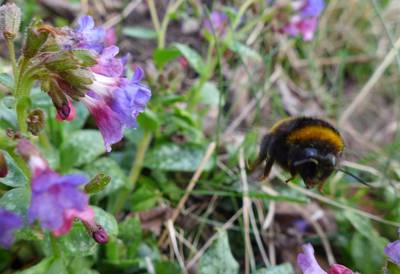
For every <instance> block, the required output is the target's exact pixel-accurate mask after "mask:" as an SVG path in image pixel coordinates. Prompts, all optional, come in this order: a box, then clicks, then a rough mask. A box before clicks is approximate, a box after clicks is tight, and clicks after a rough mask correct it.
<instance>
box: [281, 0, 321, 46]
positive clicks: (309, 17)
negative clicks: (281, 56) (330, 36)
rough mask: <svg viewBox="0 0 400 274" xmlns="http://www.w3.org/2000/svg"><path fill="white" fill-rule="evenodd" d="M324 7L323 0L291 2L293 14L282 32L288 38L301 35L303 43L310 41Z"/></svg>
mask: <svg viewBox="0 0 400 274" xmlns="http://www.w3.org/2000/svg"><path fill="white" fill-rule="evenodd" d="M324 6H325V3H324V0H301V1H293V3H292V7H293V9H294V12H295V14H294V15H293V16H292V17H291V18H290V20H289V23H288V24H287V25H286V26H285V27H284V28H283V31H284V32H286V33H287V34H289V35H290V36H297V35H301V36H302V37H303V39H304V40H305V41H309V40H312V39H313V37H314V33H315V31H316V29H317V26H318V18H319V16H320V15H321V13H322V11H323V9H324Z"/></svg>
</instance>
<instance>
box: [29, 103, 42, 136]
mask: <svg viewBox="0 0 400 274" xmlns="http://www.w3.org/2000/svg"><path fill="white" fill-rule="evenodd" d="M26 123H27V124H28V131H29V132H30V133H32V134H33V135H35V136H38V135H39V133H40V132H41V131H42V130H43V128H44V126H45V117H44V112H43V110H41V109H34V110H32V111H31V112H30V113H29V115H28V118H27V120H26Z"/></svg>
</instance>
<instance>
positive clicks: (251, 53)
mask: <svg viewBox="0 0 400 274" xmlns="http://www.w3.org/2000/svg"><path fill="white" fill-rule="evenodd" d="M228 47H229V48H230V49H231V50H232V51H233V52H236V53H238V54H239V55H241V56H242V57H249V58H252V59H254V60H257V61H261V60H262V58H261V56H260V54H259V53H258V52H257V51H255V50H254V49H252V48H250V47H248V46H246V45H245V44H242V43H240V42H238V41H234V42H233V43H230V44H229V45H228Z"/></svg>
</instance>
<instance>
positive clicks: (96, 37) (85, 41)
mask: <svg viewBox="0 0 400 274" xmlns="http://www.w3.org/2000/svg"><path fill="white" fill-rule="evenodd" d="M75 35H76V39H77V41H78V44H77V47H79V48H85V49H91V50H95V51H96V52H98V53H100V52H101V51H102V50H103V48H104V41H105V38H106V31H105V30H104V29H103V28H101V27H95V24H94V20H93V18H92V17H91V16H88V15H86V16H82V17H80V18H79V19H78V27H77V28H76V29H75Z"/></svg>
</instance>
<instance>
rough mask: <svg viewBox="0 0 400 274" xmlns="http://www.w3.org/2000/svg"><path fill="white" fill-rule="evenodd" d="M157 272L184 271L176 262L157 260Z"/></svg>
mask: <svg viewBox="0 0 400 274" xmlns="http://www.w3.org/2000/svg"><path fill="white" fill-rule="evenodd" d="M155 269H156V273H157V274H180V273H182V272H181V270H180V268H179V266H178V264H177V263H176V262H170V261H157V262H156V264H155Z"/></svg>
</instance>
